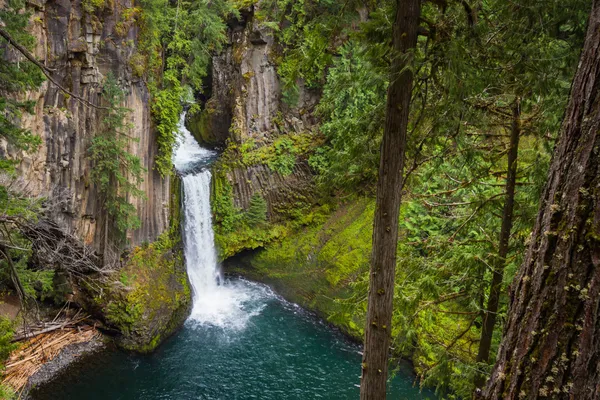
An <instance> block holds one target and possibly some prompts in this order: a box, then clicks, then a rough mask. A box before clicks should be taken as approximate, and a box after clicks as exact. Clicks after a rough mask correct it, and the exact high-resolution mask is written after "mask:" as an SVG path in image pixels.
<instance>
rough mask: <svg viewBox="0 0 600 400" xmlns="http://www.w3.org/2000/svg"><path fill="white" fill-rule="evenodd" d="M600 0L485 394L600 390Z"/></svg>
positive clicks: (596, 394)
mask: <svg viewBox="0 0 600 400" xmlns="http://www.w3.org/2000/svg"><path fill="white" fill-rule="evenodd" d="M599 89H600V0H594V1H593V6H592V12H591V14H590V19H589V26H588V31H587V34H586V39H585V43H584V47H583V51H582V54H581V59H580V62H579V67H578V70H577V73H576V74H575V78H574V80H573V86H572V89H571V97H570V100H569V104H568V106H567V110H566V113H565V116H564V120H563V123H562V127H561V131H560V135H559V139H558V142H557V145H556V149H555V153H554V157H553V160H552V164H551V166H550V171H549V174H548V182H547V183H546V188H545V189H544V194H543V197H542V203H541V205H540V210H539V214H538V217H537V220H536V223H535V226H534V229H533V232H532V236H531V244H530V246H529V249H528V251H527V254H526V256H525V260H524V262H523V265H522V266H521V269H520V271H519V273H518V274H517V276H516V277H515V281H514V282H513V285H512V287H511V291H510V306H509V314H508V321H507V324H506V329H505V332H504V338H503V340H502V343H501V345H500V349H499V351H498V358H497V362H496V365H495V367H494V369H493V372H492V375H491V379H490V380H489V382H488V385H487V387H486V389H485V390H484V392H483V395H482V396H483V398H485V399H536V398H565V399H577V400H582V399H599V398H600V318H599V314H598V311H599V303H600V132H599V130H600V97H599V96H598V90H599Z"/></svg>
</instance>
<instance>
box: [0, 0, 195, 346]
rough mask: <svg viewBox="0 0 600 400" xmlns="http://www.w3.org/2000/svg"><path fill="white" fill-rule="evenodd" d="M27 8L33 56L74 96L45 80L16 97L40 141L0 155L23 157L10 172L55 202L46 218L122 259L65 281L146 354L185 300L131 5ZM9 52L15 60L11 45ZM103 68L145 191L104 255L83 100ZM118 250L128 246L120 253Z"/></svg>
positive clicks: (173, 185)
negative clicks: (130, 221)
mask: <svg viewBox="0 0 600 400" xmlns="http://www.w3.org/2000/svg"><path fill="white" fill-rule="evenodd" d="M29 6H30V7H32V8H33V14H32V16H31V29H32V34H33V35H34V36H35V38H36V39H37V45H36V47H35V50H34V53H35V56H36V57H37V59H38V60H40V62H41V63H43V64H44V65H45V66H46V67H47V68H48V70H49V71H50V74H51V76H52V77H53V79H55V80H56V81H57V82H58V83H59V84H60V85H61V86H63V87H64V88H65V89H66V90H67V91H70V92H71V93H73V94H74V95H75V96H70V95H68V94H65V92H64V91H62V90H60V89H59V88H58V87H57V86H56V85H55V84H53V83H51V82H48V81H46V82H45V83H44V84H43V85H42V86H41V87H40V88H39V89H38V90H36V91H33V92H29V93H24V94H22V96H23V98H24V99H25V98H26V99H28V100H33V101H35V110H34V112H33V113H32V114H27V115H24V116H23V120H22V125H23V127H25V128H27V129H29V130H30V131H31V132H32V133H34V134H35V135H37V136H39V137H40V138H41V139H42V145H41V146H40V147H39V149H37V150H36V151H32V152H30V153H17V152H16V150H15V149H13V148H10V146H7V144H6V143H0V152H2V153H3V154H4V155H6V156H7V157H8V158H11V157H15V158H16V157H18V158H21V159H22V162H21V163H20V166H19V172H20V175H21V177H22V178H23V181H24V186H25V187H26V189H27V190H28V191H29V192H30V193H31V194H32V195H36V196H43V197H47V198H50V199H54V200H56V201H54V202H53V203H54V204H59V205H60V206H59V207H53V208H52V211H51V212H52V215H50V216H49V217H51V218H52V219H54V220H56V221H57V222H58V223H59V224H60V226H61V227H62V228H63V229H65V230H66V231H68V232H71V233H74V234H75V235H76V236H77V237H79V238H81V240H82V241H83V242H85V243H86V244H88V245H90V246H92V247H93V248H94V249H95V250H96V251H98V252H100V253H102V252H104V253H105V254H104V256H105V260H106V259H107V258H108V259H110V261H114V260H117V261H118V260H119V259H121V260H123V262H122V264H123V265H122V266H121V267H120V268H121V269H120V270H119V271H118V272H116V273H114V274H113V275H109V276H108V277H106V276H103V277H102V278H103V279H100V280H99V282H98V283H96V284H94V285H89V284H88V281H89V280H88V279H86V280H84V282H80V281H79V280H78V279H74V280H73V289H72V291H73V295H74V299H75V301H76V302H78V303H79V304H81V305H82V306H83V307H84V308H86V309H87V311H88V312H90V313H91V314H93V315H95V316H96V317H97V318H99V319H101V320H103V321H104V322H105V325H106V326H107V327H109V328H111V330H116V331H117V335H118V339H119V343H121V344H122V345H123V346H124V347H127V348H128V349H134V350H142V351H149V350H152V349H153V348H154V347H156V346H157V345H158V344H159V343H160V342H161V340H162V339H163V338H165V337H166V336H167V335H168V334H170V333H171V332H173V331H174V330H175V329H176V328H177V327H178V326H179V325H180V324H181V323H182V321H183V320H184V319H185V317H186V315H187V312H188V310H189V306H190V303H191V298H190V290H189V286H188V281H187V275H186V272H185V267H184V263H183V256H182V250H181V245H180V238H179V219H180V216H179V206H180V203H179V199H180V197H179V190H180V188H179V185H177V183H178V182H177V181H174V178H170V177H165V178H163V177H161V176H160V175H159V174H158V173H157V172H155V171H154V159H155V157H156V154H157V145H156V134H155V131H154V128H153V124H152V120H151V116H150V107H149V102H150V96H149V93H148V89H147V87H146V85H145V83H144V81H143V80H142V79H140V78H138V77H136V76H135V75H134V74H133V73H132V67H134V66H133V65H132V64H131V62H132V61H131V60H132V55H133V54H134V53H135V51H136V46H137V43H138V28H137V26H136V25H135V24H134V23H133V21H123V20H122V18H123V17H122V16H123V15H124V11H126V10H127V9H129V8H131V7H133V6H134V4H133V1H132V0H114V1H108V0H106V1H90V0H47V1H45V0H32V1H30V2H29ZM9 56H10V57H15V59H18V57H21V56H20V55H19V54H17V53H16V51H14V50H12V49H11V50H10V55H9ZM133 59H135V57H134V58H133ZM109 73H112V74H113V75H114V76H115V77H116V78H117V80H118V84H119V86H120V87H121V88H122V89H123V90H124V92H125V101H124V104H122V105H123V106H124V107H127V108H128V109H129V110H130V112H129V114H128V117H127V119H128V121H127V122H128V124H129V125H130V128H129V131H128V132H127V134H128V135H129V136H130V137H131V138H132V140H131V141H130V144H129V149H128V151H129V152H130V153H132V154H133V155H135V156H137V157H139V158H140V159H141V161H142V165H143V166H144V168H145V170H146V171H145V172H144V181H143V183H141V185H140V189H141V190H142V191H143V192H144V193H145V196H144V197H143V198H141V199H137V198H136V199H131V201H132V203H133V204H134V205H135V206H136V208H137V212H138V216H139V219H140V221H141V228H139V229H137V230H134V231H129V232H127V239H128V240H127V241H126V245H124V246H118V247H117V246H116V245H111V246H110V247H109V249H110V256H109V257H106V255H107V254H106V253H107V251H105V243H113V242H114V241H113V240H112V237H114V235H115V234H116V232H111V231H108V239H107V240H105V237H104V234H105V229H101V228H100V227H104V220H105V218H106V211H105V210H104V209H103V208H102V204H101V202H100V199H99V197H100V196H99V195H98V192H97V190H96V189H95V187H94V184H93V183H92V182H91V179H90V174H91V171H92V168H94V166H93V165H92V163H91V161H90V157H89V147H90V144H91V141H92V139H93V138H94V136H95V135H96V133H97V132H98V129H99V126H100V125H101V119H102V118H103V111H102V110H99V109H98V108H95V107H92V106H90V105H88V104H86V103H88V102H89V103H91V104H93V105H100V104H101V100H102V99H101V94H102V93H101V92H102V85H103V82H104V79H105V77H106V76H107V75H108V74H109ZM77 97H79V98H77ZM159 238H160V240H158V241H157V242H156V243H154V244H150V245H148V243H151V242H155V241H156V240H157V239H159ZM142 244H143V245H142ZM125 248H130V249H132V251H131V252H130V253H122V251H123V250H125ZM121 255H128V257H122V258H120V256H121ZM57 268H60V266H57ZM113 268H117V267H114V266H113ZM92 278H93V277H92ZM100 288H101V289H100Z"/></svg>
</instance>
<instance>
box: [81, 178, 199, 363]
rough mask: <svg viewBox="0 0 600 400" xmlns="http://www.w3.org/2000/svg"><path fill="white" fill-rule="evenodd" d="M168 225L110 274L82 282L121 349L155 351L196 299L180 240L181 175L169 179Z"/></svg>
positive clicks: (90, 306) (89, 300)
mask: <svg viewBox="0 0 600 400" xmlns="http://www.w3.org/2000/svg"><path fill="white" fill-rule="evenodd" d="M171 182H172V183H171V185H172V186H171V193H172V196H171V217H170V220H171V221H170V229H169V231H168V232H164V233H163V234H162V235H161V236H160V237H159V238H158V239H157V240H156V241H155V242H153V243H150V244H144V245H142V246H140V247H136V248H134V249H133V250H132V251H131V252H130V253H129V254H128V255H127V256H126V257H124V259H123V261H122V266H121V268H120V269H119V270H118V271H115V272H114V273H112V274H111V275H109V276H104V277H102V278H101V279H94V280H92V281H87V282H85V283H84V284H82V285H80V286H81V287H82V288H83V290H84V292H85V295H84V297H86V299H85V301H84V304H85V308H86V309H87V310H88V311H89V312H91V313H92V314H93V315H96V316H97V317H98V318H100V319H101V320H102V321H103V322H104V323H105V325H106V328H108V330H110V331H112V332H115V333H116V335H115V341H116V343H117V345H118V346H120V347H121V348H123V349H126V350H131V351H137V352H142V353H147V352H151V351H152V350H154V349H156V347H157V346H158V345H159V344H160V343H162V341H163V340H164V339H166V338H167V337H168V336H170V335H171V334H172V333H174V332H175V331H176V330H177V329H178V328H179V327H180V326H181V325H182V324H183V322H184V321H185V319H186V318H187V316H188V315H189V312H190V309H191V305H192V300H191V289H190V284H189V281H188V276H187V272H186V268H185V261H184V255H183V245H182V240H181V228H180V222H181V180H180V179H179V178H178V177H177V176H172V179H171Z"/></svg>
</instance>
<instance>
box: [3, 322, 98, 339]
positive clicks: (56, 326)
mask: <svg viewBox="0 0 600 400" xmlns="http://www.w3.org/2000/svg"><path fill="white" fill-rule="evenodd" d="M89 317H90V316H89V315H87V316H85V317H82V318H79V319H73V320H69V321H65V322H63V323H60V324H59V323H56V324H49V325H46V326H44V327H43V328H41V329H38V330H35V331H33V330H30V331H28V332H26V333H23V334H20V335H16V336H15V337H14V338H13V339H12V341H13V342H20V341H22V340H25V339H31V338H34V337H36V336H39V335H43V334H45V333H50V332H54V331H57V330H59V329H65V328H73V327H75V326H76V325H77V324H79V323H80V322H83V321H85V320H86V319H88V318H89Z"/></svg>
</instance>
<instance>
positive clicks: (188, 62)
mask: <svg viewBox="0 0 600 400" xmlns="http://www.w3.org/2000/svg"><path fill="white" fill-rule="evenodd" d="M140 6H141V9H142V12H141V15H140V17H139V18H138V23H139V25H140V26H141V37H140V42H139V46H138V49H139V50H138V54H137V55H135V59H136V63H137V65H138V66H139V67H137V68H136V70H137V71H138V72H137V73H138V74H140V73H141V74H144V75H145V78H146V80H147V83H148V88H149V90H150V94H151V96H152V103H151V111H152V116H153V119H154V122H155V123H156V128H157V134H158V135H157V136H158V137H157V145H158V155H157V157H156V165H155V168H156V170H157V171H158V172H159V173H160V174H161V175H163V176H166V175H169V174H171V170H172V161H171V155H172V150H173V145H174V144H175V142H176V134H177V124H178V122H179V115H180V114H181V112H182V110H183V107H182V101H183V100H184V99H185V97H187V93H188V91H187V90H186V88H185V84H187V85H190V86H191V88H192V89H193V90H194V91H196V92H202V91H203V89H204V87H203V80H204V78H205V77H206V75H207V73H208V68H209V65H210V61H211V57H212V54H213V53H214V52H216V51H219V50H220V49H222V47H223V45H224V44H225V43H226V41H227V37H226V31H227V26H226V24H225V20H226V19H227V18H228V17H230V16H237V15H238V11H237V10H236V9H235V7H234V6H233V5H232V4H231V2H230V1H228V0H217V1H210V2H207V1H179V2H175V3H173V2H169V1H167V0H143V1H142V2H141V3H140ZM140 65H141V66H140ZM184 83H185V84H184Z"/></svg>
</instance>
